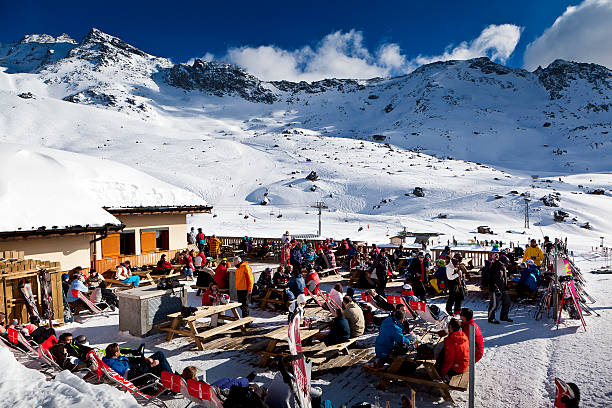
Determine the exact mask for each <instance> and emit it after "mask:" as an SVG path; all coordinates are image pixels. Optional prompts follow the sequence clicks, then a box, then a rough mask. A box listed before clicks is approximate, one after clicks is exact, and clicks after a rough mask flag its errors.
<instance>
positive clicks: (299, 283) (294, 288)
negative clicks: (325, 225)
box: [287, 271, 306, 297]
mask: <svg viewBox="0 0 612 408" xmlns="http://www.w3.org/2000/svg"><path fill="white" fill-rule="evenodd" d="M287 286H288V287H289V291H290V292H291V293H292V294H293V296H294V297H298V296H299V295H303V294H304V288H305V287H306V281H305V280H304V277H303V276H302V273H301V272H298V271H296V272H295V274H294V275H293V277H292V278H291V279H289V284H288V285H287Z"/></svg>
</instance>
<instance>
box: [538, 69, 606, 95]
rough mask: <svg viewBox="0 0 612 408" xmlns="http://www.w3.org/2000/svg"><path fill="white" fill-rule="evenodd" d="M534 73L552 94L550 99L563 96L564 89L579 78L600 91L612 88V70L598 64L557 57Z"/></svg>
mask: <svg viewBox="0 0 612 408" xmlns="http://www.w3.org/2000/svg"><path fill="white" fill-rule="evenodd" d="M534 74H536V75H537V76H538V79H539V80H540V83H541V84H542V86H544V88H546V90H547V91H548V93H549V94H550V99H560V98H562V97H563V91H564V90H565V89H567V88H569V87H570V86H571V85H572V82H573V81H577V80H584V81H586V82H587V83H589V84H591V85H592V88H593V89H599V90H600V91H602V90H605V89H607V90H610V89H612V84H611V82H612V71H610V70H609V69H608V68H606V67H604V66H601V65H597V64H587V63H582V62H573V61H565V60H561V59H557V60H555V61H553V62H552V63H551V64H550V65H549V66H548V67H546V68H542V67H538V68H537V69H536V70H535V71H534Z"/></svg>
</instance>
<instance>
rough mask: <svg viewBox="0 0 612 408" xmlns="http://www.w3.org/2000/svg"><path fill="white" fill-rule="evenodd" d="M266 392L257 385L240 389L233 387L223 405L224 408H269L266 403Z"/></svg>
mask: <svg viewBox="0 0 612 408" xmlns="http://www.w3.org/2000/svg"><path fill="white" fill-rule="evenodd" d="M264 398H265V395H264V392H263V390H262V389H261V388H260V387H258V386H256V385H249V386H248V387H238V386H236V385H232V387H231V388H230V389H229V393H228V395H227V399H226V400H225V402H224V403H223V407H224V408H268V405H267V404H266V403H265V402H264Z"/></svg>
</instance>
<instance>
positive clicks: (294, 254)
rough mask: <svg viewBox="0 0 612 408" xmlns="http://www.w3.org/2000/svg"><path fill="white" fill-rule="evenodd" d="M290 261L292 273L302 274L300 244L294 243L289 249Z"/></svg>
mask: <svg viewBox="0 0 612 408" xmlns="http://www.w3.org/2000/svg"><path fill="white" fill-rule="evenodd" d="M290 261H291V266H292V267H293V272H295V273H298V272H299V273H301V272H302V262H303V255H302V249H301V246H300V244H299V243H297V242H295V241H294V243H293V247H292V248H291V253H290Z"/></svg>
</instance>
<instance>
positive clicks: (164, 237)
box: [155, 230, 170, 251]
mask: <svg viewBox="0 0 612 408" xmlns="http://www.w3.org/2000/svg"><path fill="white" fill-rule="evenodd" d="M155 232H156V233H157V234H156V242H157V248H158V249H160V250H162V251H167V250H169V249H170V231H168V230H157V231H155Z"/></svg>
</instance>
